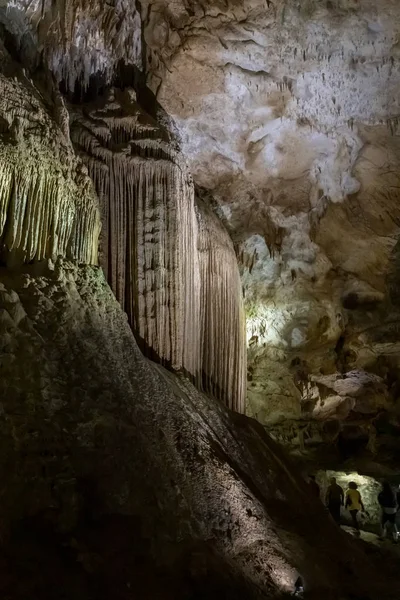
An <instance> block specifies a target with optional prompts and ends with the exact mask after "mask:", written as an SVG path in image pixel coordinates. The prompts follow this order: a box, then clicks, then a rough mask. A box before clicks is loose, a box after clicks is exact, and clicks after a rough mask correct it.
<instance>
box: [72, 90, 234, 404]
mask: <svg viewBox="0 0 400 600" xmlns="http://www.w3.org/2000/svg"><path fill="white" fill-rule="evenodd" d="M71 135H72V139H73V142H74V144H75V146H76V148H77V149H78V150H79V152H80V154H81V156H82V158H83V160H84V162H85V163H86V164H87V166H88V169H89V173H90V175H91V177H92V179H93V181H94V184H95V187H96V190H97V192H98V194H99V197H100V199H101V203H102V212H103V236H102V241H101V264H102V265H103V268H104V270H105V272H106V275H107V278H108V281H109V283H110V285H111V287H112V289H113V291H114V293H115V295H116V297H117V299H118V300H119V302H120V304H121V306H122V307H123V308H124V310H125V311H126V312H127V314H128V317H129V321H130V324H131V326H132V328H133V330H134V332H135V335H136V337H137V339H138V340H139V342H140V344H141V347H142V349H143V351H144V352H145V354H146V355H147V356H149V357H151V358H153V359H155V360H158V361H159V362H161V363H162V364H165V365H168V366H170V367H172V368H173V369H174V370H181V371H183V372H185V373H187V374H189V375H190V376H191V378H192V379H193V381H194V382H195V383H196V385H197V386H198V387H200V388H202V387H203V388H204V389H206V390H207V391H208V392H209V393H212V394H213V395H214V396H215V397H217V398H218V399H220V400H222V401H224V402H225V403H226V404H227V405H228V406H230V407H232V408H234V409H235V410H239V411H243V409H244V386H245V336H244V325H243V309H242V304H241V303H242V300H241V289H240V282H239V274H238V267H237V262H236V257H235V254H234V250H233V246H232V243H231V242H230V240H229V237H228V235H227V233H226V232H225V230H224V229H223V228H222V226H221V225H219V224H218V220H217V219H216V217H215V216H213V215H212V214H209V213H207V212H206V211H205V209H204V208H203V209H201V210H200V209H198V210H197V213H196V210H195V201H194V186H193V182H192V179H191V177H190V174H189V173H188V171H187V168H186V165H185V162H184V160H183V158H182V156H181V155H180V153H179V152H177V151H176V150H174V148H173V145H172V143H171V142H170V141H169V140H168V134H167V133H166V132H165V131H164V130H162V129H161V128H160V127H159V126H158V124H157V123H156V122H155V121H154V120H153V119H151V118H150V117H149V116H148V115H146V114H145V113H144V112H143V111H142V110H141V109H140V108H139V106H138V104H137V103H136V101H135V99H134V94H133V93H132V92H131V91H129V90H125V91H124V92H121V91H117V90H115V91H113V92H111V93H110V95H109V96H108V97H107V99H105V100H103V102H102V104H101V105H100V103H99V102H98V103H97V104H96V106H93V105H87V106H86V107H85V108H84V111H83V114H82V113H81V112H79V113H78V112H77V113H76V114H75V115H74V117H73V126H72V130H71ZM199 228H200V232H199ZM214 246H215V247H214Z"/></svg>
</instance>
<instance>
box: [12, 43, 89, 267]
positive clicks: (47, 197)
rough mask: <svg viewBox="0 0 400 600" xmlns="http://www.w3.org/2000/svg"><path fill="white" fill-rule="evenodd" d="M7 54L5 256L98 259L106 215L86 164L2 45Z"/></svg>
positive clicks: (14, 260) (18, 259) (15, 260)
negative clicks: (102, 218)
mask: <svg viewBox="0 0 400 600" xmlns="http://www.w3.org/2000/svg"><path fill="white" fill-rule="evenodd" d="M0 44H1V42H0ZM0 60H1V62H2V68H3V69H4V72H5V73H7V75H3V74H1V73H0V255H1V259H2V260H3V261H4V262H7V263H8V264H9V265H10V266H11V265H15V264H21V263H23V262H30V261H40V260H43V259H52V260H55V259H56V258H57V257H58V256H63V257H67V258H70V259H73V260H76V261H78V262H80V263H88V264H97V249H98V237H99V232H100V213H99V207H98V200H97V197H96V195H95V193H94V191H93V187H92V183H91V181H90V179H89V177H88V176H87V170H86V168H85V167H84V166H83V164H82V163H81V162H80V161H79V160H77V158H76V156H75V154H74V152H73V149H72V146H71V143H70V141H69V139H68V137H66V136H64V135H63V133H62V130H61V128H60V126H59V125H58V124H57V123H56V121H55V120H54V118H53V119H52V118H51V117H50V116H49V114H48V113H47V111H46V108H45V105H44V103H43V102H42V101H41V99H40V95H39V91H38V89H37V88H35V87H34V85H33V84H31V83H28V82H26V83H25V85H24V84H23V83H21V81H19V80H18V79H17V78H15V77H11V74H13V75H15V71H17V73H18V72H19V74H20V75H21V72H20V70H19V68H18V67H17V66H16V65H15V64H13V63H12V62H11V61H10V59H9V58H8V55H7V53H6V52H5V51H4V49H2V46H0ZM21 80H22V81H23V77H22V75H21ZM61 109H62V105H61V107H58V109H57V108H55V111H56V113H57V114H55V116H56V117H57V116H58V117H62V113H61V115H60V113H59V112H57V110H58V111H60V110H61ZM64 110H65V108H64Z"/></svg>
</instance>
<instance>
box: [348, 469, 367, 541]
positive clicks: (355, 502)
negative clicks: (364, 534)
mask: <svg viewBox="0 0 400 600" xmlns="http://www.w3.org/2000/svg"><path fill="white" fill-rule="evenodd" d="M346 508H348V509H349V512H350V515H351V518H352V521H353V527H354V529H355V530H356V531H357V533H360V525H359V524H358V519H357V515H358V513H359V512H360V510H361V511H362V512H364V510H365V509H364V504H363V501H362V498H361V494H360V492H359V491H358V489H357V484H356V483H355V482H354V481H350V483H349V487H348V489H347V491H346Z"/></svg>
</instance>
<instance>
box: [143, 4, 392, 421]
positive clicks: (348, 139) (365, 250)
mask: <svg viewBox="0 0 400 600" xmlns="http://www.w3.org/2000/svg"><path fill="white" fill-rule="evenodd" d="M143 4H144V5H145V6H147V12H146V13H145V14H144V15H143V22H144V27H145V38H146V40H147V65H148V72H149V75H148V82H149V85H151V86H152V88H153V90H154V91H156V92H157V98H158V100H159V101H160V102H161V104H162V105H163V106H164V108H165V109H166V110H167V112H168V113H169V114H170V115H171V116H172V117H173V118H174V119H175V122H176V125H177V129H178V131H179V132H180V135H181V138H182V148H183V151H184V153H185V155H186V156H187V158H188V160H189V165H190V168H191V170H192V173H193V177H194V180H195V182H196V183H198V184H200V185H201V186H203V187H205V188H207V189H208V190H209V191H210V192H211V193H212V194H213V195H214V197H215V198H216V200H217V201H218V203H219V204H220V207H221V214H222V215H223V216H224V218H225V220H226V224H227V225H228V227H230V230H231V232H232V235H233V236H234V239H235V241H236V242H237V246H238V255H239V259H240V261H241V263H242V270H243V284H244V289H245V294H246V300H245V302H246V309H247V327H248V340H249V343H250V349H249V367H250V373H249V375H250V382H249V393H248V406H249V412H250V414H254V415H257V416H258V418H259V419H260V420H261V421H262V422H264V423H265V424H271V423H276V422H277V421H278V420H282V419H284V418H285V415H286V417H287V418H290V419H294V420H296V419H299V417H301V416H302V414H303V412H304V411H303V409H304V406H305V405H307V403H308V402H309V401H313V397H310V394H308V393H304V392H305V389H304V384H305V383H306V382H307V381H308V378H309V376H312V375H315V376H319V375H323V376H324V375H328V374H333V373H338V372H339V373H345V372H346V371H350V370H353V369H354V368H357V369H361V373H362V370H364V369H366V370H367V371H368V370H370V371H372V373H375V374H378V375H380V376H381V369H380V368H379V367H376V362H377V361H378V360H379V361H380V364H381V365H382V363H384V364H386V365H390V366H387V367H386V368H387V370H390V371H391V373H392V375H391V377H389V378H388V377H387V376H386V375H384V376H383V379H384V382H385V385H386V387H387V390H388V391H393V390H391V388H392V386H393V373H394V370H395V367H394V366H393V364H394V362H395V361H396V359H395V355H397V351H398V348H397V345H396V344H397V339H398V335H397V329H398V314H397V309H396V308H395V307H394V306H393V303H392V302H391V298H390V293H389V287H390V280H391V277H392V276H393V256H394V255H395V254H396V250H395V247H396V244H397V238H398V234H399V218H400V213H399V208H398V206H399V203H398V190H399V175H398V165H399V160H400V146H399V136H398V131H397V124H398V114H399V100H398V94H397V91H396V90H397V89H398V85H399V58H400V54H399V36H400V6H399V4H398V2H395V1H392V0H387V1H385V2H382V3H380V5H379V7H378V6H377V5H376V3H375V2H372V1H370V0H362V1H360V2H348V1H336V0H335V1H332V2H314V1H312V0H310V1H308V2H297V1H294V0H293V1H283V0H281V1H276V2H267V3H265V2H264V1H261V0H253V1H251V2H246V3H245V4H244V3H237V2H233V1H228V2H225V3H220V4H218V5H215V4H211V3H210V4H209V3H204V2H203V3H200V2H191V3H190V6H189V5H188V4H187V3H183V2H174V3H173V4H171V3H167V2H164V1H162V0H160V1H159V2H152V1H148V2H145V3H143ZM382 320H384V323H385V325H384V326H382ZM377 338H379V342H378V340H377ZM389 340H390V341H389ZM378 371H379V372H378ZM311 387H312V386H311ZM392 399H393V400H396V399H397V395H396V394H395V395H394V396H393V397H392ZM318 401H319V400H318ZM305 408H306V412H307V411H308V408H307V406H305ZM376 408H377V410H378V409H379V407H376ZM346 412H347V411H346V410H345V411H344V413H346ZM378 412H379V410H378Z"/></svg>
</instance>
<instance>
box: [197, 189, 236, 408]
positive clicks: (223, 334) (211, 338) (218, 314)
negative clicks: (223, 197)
mask: <svg viewBox="0 0 400 600" xmlns="http://www.w3.org/2000/svg"><path fill="white" fill-rule="evenodd" d="M197 206H198V210H197V214H198V222H199V241H198V248H199V259H200V279H201V303H200V304H201V322H200V330H201V336H202V337H201V355H202V385H203V389H204V390H205V391H206V392H209V393H211V394H213V395H214V396H216V397H217V398H219V399H220V400H222V401H223V402H225V404H227V405H228V406H229V407H230V408H232V409H233V410H235V411H238V412H244V403H245V393H246V372H247V367H246V331H245V317H244V307H243V298H242V286H241V281H240V276H239V270H238V265H237V260H236V255H235V251H234V248H233V244H232V241H231V239H230V237H229V235H228V233H227V232H226V230H225V229H224V227H223V226H222V224H221V222H220V221H219V219H218V218H217V217H216V215H214V214H213V213H212V212H211V211H210V209H208V207H207V206H206V205H205V204H204V203H203V202H202V201H200V200H198V202H197Z"/></svg>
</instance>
